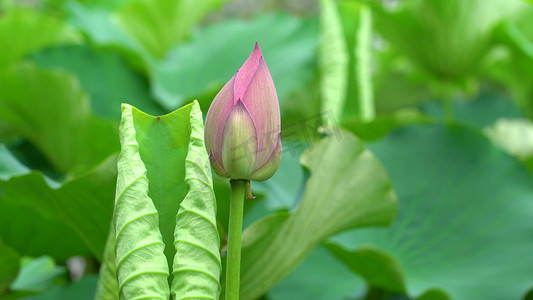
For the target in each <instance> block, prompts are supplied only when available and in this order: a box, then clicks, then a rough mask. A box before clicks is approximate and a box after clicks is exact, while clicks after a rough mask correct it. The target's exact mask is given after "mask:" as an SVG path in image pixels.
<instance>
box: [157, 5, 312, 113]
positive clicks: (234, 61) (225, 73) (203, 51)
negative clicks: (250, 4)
mask: <svg viewBox="0 0 533 300" xmlns="http://www.w3.org/2000/svg"><path fill="white" fill-rule="evenodd" d="M316 27H317V26H316V22H315V20H313V19H311V20H309V19H298V18H295V17H290V16H287V15H261V16H258V17H257V18H255V19H253V20H251V21H241V20H227V21H225V22H223V23H219V24H216V25H212V26H209V27H206V28H205V29H203V30H202V31H200V32H198V33H197V34H196V35H194V36H193V37H192V38H191V41H190V42H189V43H187V44H183V45H181V46H179V47H177V48H175V49H173V50H172V51H171V52H170V53H169V55H168V58H167V59H165V60H164V61H161V62H159V63H157V64H156V65H155V76H154V86H153V88H154V90H153V91H154V93H155V95H156V97H157V98H158V100H159V101H160V102H161V105H163V106H164V107H165V108H167V109H175V108H177V107H179V106H180V105H182V104H183V103H184V102H185V101H187V99H190V98H192V97H193V96H198V95H203V94H204V93H206V92H211V93H216V92H218V90H219V89H220V88H221V87H222V86H223V85H224V84H225V83H226V82H227V81H229V80H230V79H231V77H232V76H233V75H234V74H235V72H237V70H238V69H239V68H240V67H241V65H242V64H243V63H244V61H245V60H246V58H247V57H248V56H249V55H250V52H251V51H252V48H253V45H254V43H255V42H256V41H258V42H259V44H260V46H261V50H262V52H263V54H264V57H265V61H266V62H267V65H268V68H269V70H270V72H271V74H272V77H273V79H274V83H275V84H276V90H277V92H278V97H279V98H280V99H281V102H283V100H284V99H285V98H286V97H287V96H288V95H289V93H290V92H292V91H294V90H296V89H298V88H301V87H303V86H305V85H304V84H305V83H306V82H308V81H309V80H310V79H311V78H312V75H313V74H312V67H313V64H314V51H315V47H316V44H317V39H316V30H317V28H316ZM221 36H223V37H224V38H223V39H222V38H220V37H221ZM213 96H214V95H213ZM211 99H212V97H210V100H211ZM210 100H209V101H210Z"/></svg>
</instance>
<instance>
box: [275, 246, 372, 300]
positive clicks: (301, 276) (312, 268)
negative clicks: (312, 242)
mask: <svg viewBox="0 0 533 300" xmlns="http://www.w3.org/2000/svg"><path fill="white" fill-rule="evenodd" d="M363 291H364V281H363V280H361V278H359V277H358V276H356V275H355V274H353V273H351V272H350V271H349V270H348V269H347V268H346V267H345V266H343V265H342V264H341V263H340V262H339V261H337V260H335V258H334V257H333V256H332V255H331V254H330V253H328V251H327V250H326V249H325V248H324V247H322V246H320V247H318V248H316V249H315V250H314V251H313V252H312V253H311V254H310V255H309V257H307V258H306V259H305V260H304V262H303V263H302V264H301V265H299V266H298V267H297V268H296V269H294V271H293V272H291V274H289V275H288V276H287V277H285V278H284V279H283V280H281V281H280V282H279V283H278V284H276V286H274V287H273V288H272V289H271V290H270V291H268V299H270V300H309V299H313V300H346V299H356V296H360V295H361V294H362V292H363ZM357 299H358V298H357Z"/></svg>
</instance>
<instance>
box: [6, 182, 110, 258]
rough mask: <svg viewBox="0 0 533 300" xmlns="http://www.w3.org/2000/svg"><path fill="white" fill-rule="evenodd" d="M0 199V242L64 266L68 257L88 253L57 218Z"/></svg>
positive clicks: (70, 228) (67, 226) (76, 235)
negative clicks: (61, 263) (51, 259)
mask: <svg viewBox="0 0 533 300" xmlns="http://www.w3.org/2000/svg"><path fill="white" fill-rule="evenodd" d="M17 188H19V189H27V188H32V187H28V186H18V187H17ZM95 188H96V187H95ZM45 191H46V190H45ZM0 198H2V199H1V200H0V239H2V240H3V241H4V243H5V244H6V245H8V246H9V247H11V248H13V249H15V250H17V252H19V253H20V254H21V255H28V256H40V255H45V254H46V255H49V256H51V257H53V258H54V259H55V260H57V261H61V262H64V261H65V260H66V259H67V258H69V257H71V256H74V255H88V254H90V253H91V250H90V248H89V246H88V245H87V244H86V243H85V242H84V241H83V239H82V238H81V237H80V235H79V234H78V233H77V232H76V231H75V230H74V228H72V227H70V226H69V225H67V224H65V223H64V222H62V221H61V220H59V219H58V218H56V217H53V218H50V217H48V216H45V215H43V214H41V213H39V212H38V211H36V210H34V209H32V208H30V207H28V206H25V205H24V204H16V203H11V202H8V201H5V200H4V199H3V198H4V197H0ZM30 200H32V199H30ZM108 215H109V214H108ZM51 241H53V242H51ZM95 255H96V253H95Z"/></svg>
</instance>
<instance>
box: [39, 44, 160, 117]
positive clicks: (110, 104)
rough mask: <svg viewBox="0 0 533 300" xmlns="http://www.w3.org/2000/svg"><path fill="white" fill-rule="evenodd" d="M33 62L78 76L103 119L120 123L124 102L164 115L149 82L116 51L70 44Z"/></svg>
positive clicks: (92, 105)
mask: <svg viewBox="0 0 533 300" xmlns="http://www.w3.org/2000/svg"><path fill="white" fill-rule="evenodd" d="M31 59H32V60H33V61H35V63H36V64H37V65H39V66H41V67H47V68H61V69H64V70H67V71H69V72H71V73H73V74H75V75H76V77H77V78H78V79H79V81H80V84H81V86H82V87H83V89H84V90H86V91H87V93H88V94H89V96H90V97H91V107H92V109H93V111H94V113H95V114H97V115H98V116H100V117H102V118H113V119H115V120H117V122H118V120H120V103H122V102H124V101H127V102H128V103H130V104H131V105H133V106H135V107H138V108H139V109H141V110H142V111H145V112H147V113H149V114H152V115H159V114H162V113H163V109H162V108H161V107H160V106H159V105H157V103H155V101H154V99H153V98H152V96H151V95H150V87H149V84H148V82H147V81H146V80H145V79H144V78H142V77H141V76H140V75H139V74H137V73H135V72H134V71H132V69H131V68H130V67H129V66H128V65H127V64H126V62H125V61H124V59H123V58H122V57H120V55H119V54H118V53H117V52H116V51H113V50H111V49H94V48H91V47H89V46H86V45H68V46H60V47H54V48H49V49H46V50H44V51H41V52H38V53H35V54H33V55H31Z"/></svg>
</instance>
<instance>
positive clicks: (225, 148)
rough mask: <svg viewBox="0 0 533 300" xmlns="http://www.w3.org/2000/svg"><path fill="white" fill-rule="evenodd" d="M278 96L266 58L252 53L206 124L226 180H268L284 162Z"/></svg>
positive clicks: (215, 159) (215, 158)
mask: <svg viewBox="0 0 533 300" xmlns="http://www.w3.org/2000/svg"><path fill="white" fill-rule="evenodd" d="M280 133H281V119H280V114H279V103H278V96H277V94H276V88H275V86H274V82H273V81H272V76H271V75H270V71H269V70H268V68H267V65H266V64H265V60H264V59H263V54H262V53H261V49H259V45H258V44H257V43H256V44H255V47H254V50H253V51H252V54H251V55H250V57H248V59H247V60H246V62H245V63H244V65H242V67H241V68H240V69H239V70H238V71H237V73H236V74H235V75H234V76H233V77H232V78H231V80H230V81H229V82H228V83H226V85H225V86H224V87H223V88H222V89H221V90H220V92H219V93H218V94H217V95H216V97H215V99H214V100H213V103H212V104H211V107H209V111H208V112H207V117H206V123H205V145H206V148H207V152H208V153H209V158H210V161H211V166H212V167H213V169H214V170H215V172H216V173H217V174H218V175H220V176H222V177H229V178H231V179H245V180H256V181H263V180H267V179H268V178H270V177H272V175H274V173H275V172H276V170H277V169H278V167H279V163H280V161H281V138H280Z"/></svg>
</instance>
